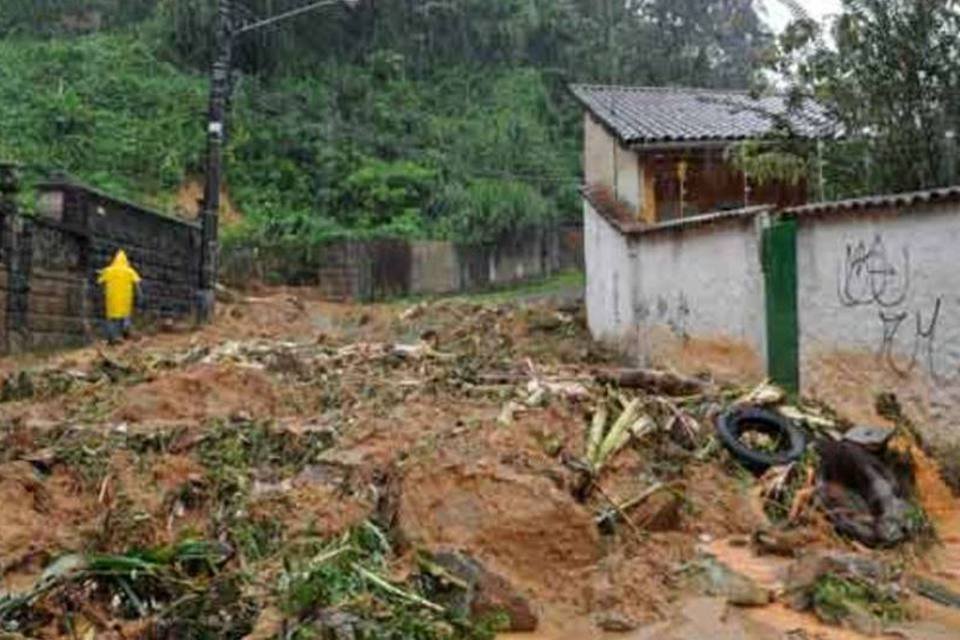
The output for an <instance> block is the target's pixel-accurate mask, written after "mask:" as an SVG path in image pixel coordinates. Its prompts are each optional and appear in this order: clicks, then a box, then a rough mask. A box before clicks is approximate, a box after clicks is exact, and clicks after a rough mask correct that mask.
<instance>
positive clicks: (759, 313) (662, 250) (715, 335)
mask: <svg viewBox="0 0 960 640" xmlns="http://www.w3.org/2000/svg"><path fill="white" fill-rule="evenodd" d="M755 225H756V222H755V218H753V217H745V218H738V219H733V220H729V221H724V222H718V223H715V224H711V225H709V226H699V227H691V228H684V229H672V230H666V231H660V232H657V233H652V234H646V235H643V236H640V238H639V240H638V247H637V276H638V283H637V293H636V296H637V305H636V315H637V321H638V325H639V328H640V331H639V342H640V349H641V352H642V353H644V354H649V355H650V356H656V355H657V353H658V352H659V351H661V350H662V347H664V346H665V345H664V342H665V340H667V339H668V338H670V337H672V338H673V339H674V340H676V341H679V342H680V346H682V344H683V343H684V342H689V341H690V340H691V339H708V340H712V341H714V344H716V345H719V344H721V343H725V344H727V345H728V346H729V348H731V349H738V348H745V349H746V350H750V351H752V352H753V354H752V355H753V356H754V357H755V364H754V365H751V366H755V367H762V360H763V353H764V344H765V336H766V327H765V320H764V314H763V309H764V288H763V271H762V268H761V263H760V246H759V240H758V238H759V234H758V233H757V230H756V226H755ZM746 359H750V357H749V354H748V355H747V356H746Z"/></svg>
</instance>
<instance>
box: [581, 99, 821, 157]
mask: <svg viewBox="0 0 960 640" xmlns="http://www.w3.org/2000/svg"><path fill="white" fill-rule="evenodd" d="M570 90H571V91H572V92H573V95H574V96H575V97H576V98H577V99H578V100H579V101H580V102H581V103H582V104H583V106H584V107H585V108H586V109H588V110H589V111H590V112H591V113H592V114H593V115H594V116H595V117H597V118H598V119H599V120H600V121H601V122H603V123H604V124H605V125H607V126H608V127H609V128H610V129H611V130H612V131H613V132H614V133H615V134H616V135H617V136H618V137H619V138H620V139H621V140H623V141H624V142H625V143H627V144H638V145H642V144H655V143H665V142H709V141H728V140H729V141H734V140H747V139H751V138H761V137H764V136H766V135H768V134H770V133H772V132H773V131H774V129H775V128H776V125H777V122H778V120H779V119H781V118H784V119H785V121H786V122H787V123H788V124H789V125H790V128H791V129H792V131H793V133H794V134H795V135H797V136H798V137H802V138H811V139H813V138H826V137H835V136H836V134H837V132H838V127H837V126H836V125H835V123H834V121H833V120H832V119H831V118H830V117H829V116H828V115H827V113H826V111H824V109H823V108H822V107H820V106H819V105H817V104H815V103H813V102H810V101H807V102H806V103H804V104H803V105H802V107H800V108H799V109H795V110H789V112H788V108H787V99H786V98H785V97H784V96H782V95H772V96H762V97H759V98H754V97H752V96H751V95H750V94H749V93H747V92H745V91H716V90H710V89H680V88H673V87H619V86H603V85H582V84H581V85H571V87H570Z"/></svg>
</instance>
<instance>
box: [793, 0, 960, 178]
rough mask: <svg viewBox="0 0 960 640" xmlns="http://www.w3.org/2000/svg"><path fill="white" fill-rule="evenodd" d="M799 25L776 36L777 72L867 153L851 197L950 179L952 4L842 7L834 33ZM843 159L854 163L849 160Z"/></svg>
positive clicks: (956, 17)
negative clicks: (829, 38)
mask: <svg viewBox="0 0 960 640" xmlns="http://www.w3.org/2000/svg"><path fill="white" fill-rule="evenodd" d="M819 29H820V27H819V26H818V25H816V24H814V23H811V22H809V21H798V22H796V23H795V24H794V25H792V26H791V27H790V28H789V29H788V30H787V32H786V34H785V35H784V36H783V38H782V39H781V49H782V56H781V57H780V59H779V62H778V70H779V71H780V72H781V73H784V74H785V75H787V76H788V77H789V78H790V81H791V84H792V90H793V91H794V92H795V94H797V95H807V96H813V97H816V98H817V99H818V100H819V101H820V102H821V103H823V104H824V105H825V106H826V107H827V108H828V109H829V110H830V111H831V112H832V113H833V115H834V116H835V117H836V118H837V119H838V120H839V121H840V122H841V123H842V124H843V126H844V129H845V131H846V134H847V136H848V137H849V139H850V141H851V142H852V143H853V144H855V145H857V146H858V147H860V148H862V149H864V150H865V151H866V158H865V159H861V162H859V163H857V166H858V167H862V166H866V167H867V171H866V172H861V173H864V174H865V175H864V178H865V179H864V180H863V184H862V185H860V186H859V188H857V189H856V190H858V191H862V190H870V191H901V190H911V189H921V188H927V187H932V186H939V185H944V184H948V183H953V182H955V181H956V180H957V178H958V176H957V173H956V163H955V161H954V154H955V147H954V136H955V132H956V131H957V129H958V126H960V74H958V71H957V61H958V60H960V38H958V33H960V3H958V2H957V0H844V4H843V13H842V14H841V15H840V17H839V18H838V19H837V21H836V23H835V24H834V26H833V36H834V40H835V43H836V44H835V46H831V45H828V44H825V43H824V42H823V39H821V38H820V37H819V35H820V32H819ZM848 160H854V159H853V158H848Z"/></svg>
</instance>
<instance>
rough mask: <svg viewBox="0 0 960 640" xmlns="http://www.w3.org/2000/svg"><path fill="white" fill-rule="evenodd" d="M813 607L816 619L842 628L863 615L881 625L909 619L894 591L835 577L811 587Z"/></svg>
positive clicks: (824, 579) (908, 612) (905, 608)
mask: <svg viewBox="0 0 960 640" xmlns="http://www.w3.org/2000/svg"><path fill="white" fill-rule="evenodd" d="M813 606H814V610H815V611H816V613H817V616H818V617H819V618H820V619H821V620H823V621H824V622H828V623H830V624H842V623H843V622H844V621H846V620H848V619H850V618H851V617H852V616H856V615H862V614H863V613H866V614H868V615H869V616H871V617H873V618H874V619H876V620H877V621H878V622H880V623H881V624H890V623H897V622H904V621H906V620H909V619H910V611H909V609H908V608H907V606H906V605H905V604H904V603H903V602H902V600H901V598H900V597H899V594H898V593H897V591H896V590H895V589H894V588H892V587H890V586H886V587H884V586H881V585H879V584H872V583H870V582H868V581H866V580H860V579H856V578H848V577H841V576H838V575H835V574H827V575H825V576H823V577H821V578H820V579H819V580H818V581H817V583H816V585H814V588H813Z"/></svg>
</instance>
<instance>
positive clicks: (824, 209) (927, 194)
mask: <svg viewBox="0 0 960 640" xmlns="http://www.w3.org/2000/svg"><path fill="white" fill-rule="evenodd" d="M952 202H960V186H955V187H942V188H939V189H927V190H925V191H910V192H907V193H894V194H890V195H880V196H866V197H863V198H851V199H849V200H836V201H833V202H815V203H812V204H806V205H803V206H800V207H791V208H790V209H787V210H786V211H785V213H787V214H790V215H798V216H802V215H817V214H830V213H843V212H846V211H868V210H876V209H893V208H899V207H911V206H914V205H918V204H930V203H952Z"/></svg>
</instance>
